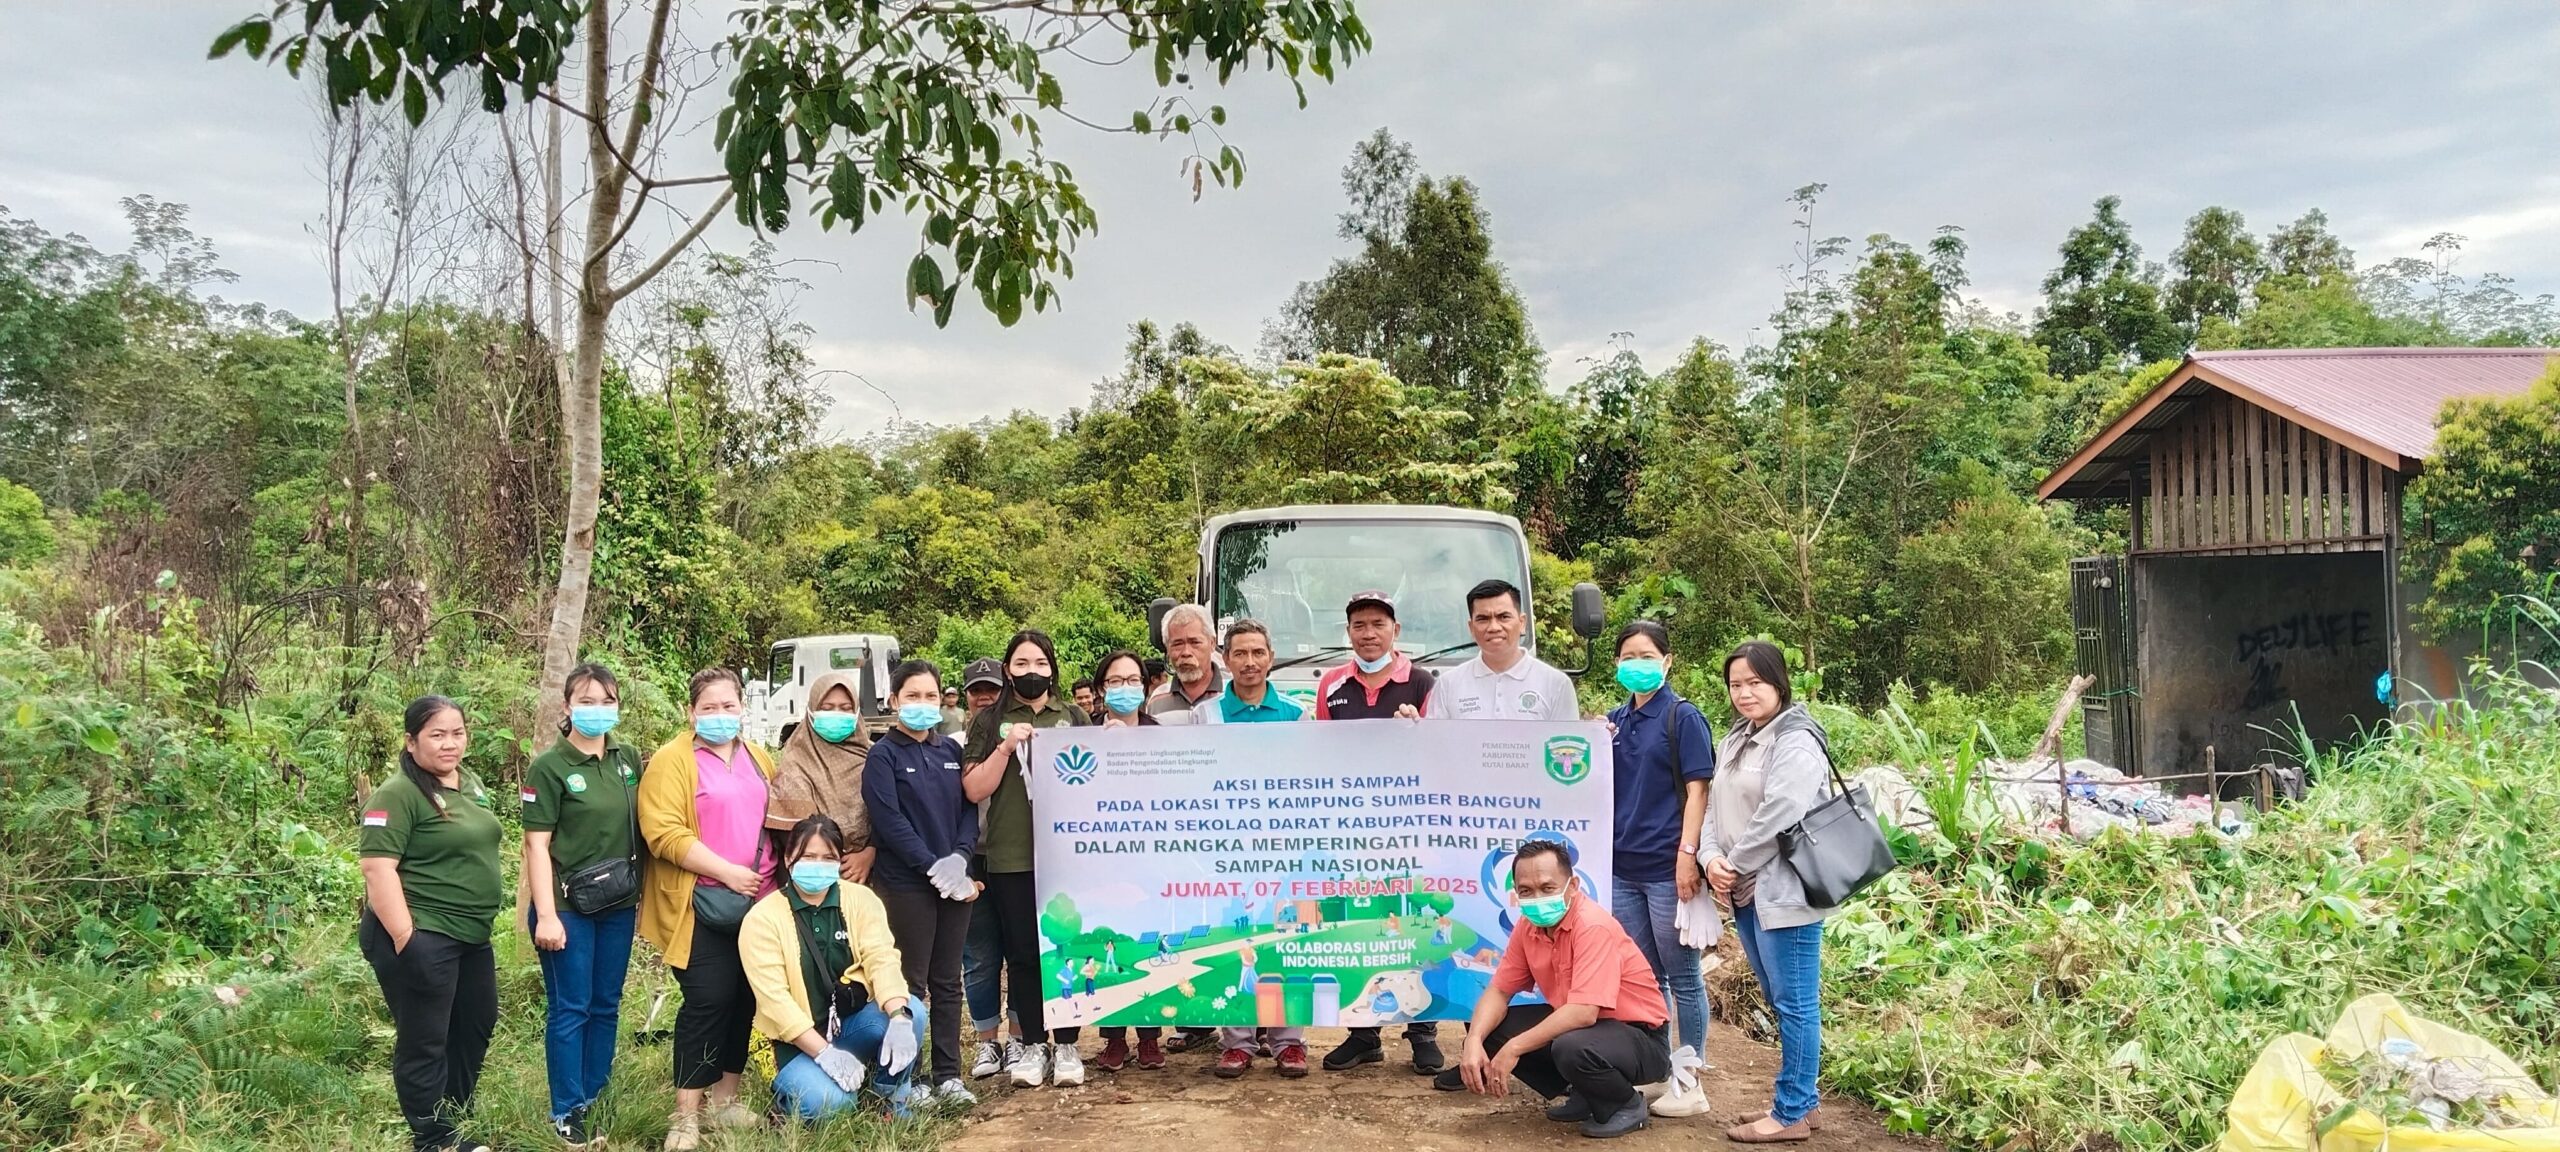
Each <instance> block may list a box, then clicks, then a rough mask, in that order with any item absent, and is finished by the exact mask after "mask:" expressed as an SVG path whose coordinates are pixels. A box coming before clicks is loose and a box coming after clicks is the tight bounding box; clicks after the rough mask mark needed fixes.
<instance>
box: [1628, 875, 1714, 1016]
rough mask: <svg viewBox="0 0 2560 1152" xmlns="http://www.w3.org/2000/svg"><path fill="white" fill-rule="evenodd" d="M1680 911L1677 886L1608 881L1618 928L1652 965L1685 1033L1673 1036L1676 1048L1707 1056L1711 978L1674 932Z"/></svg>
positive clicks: (1668, 882) (1667, 882)
mask: <svg viewBox="0 0 2560 1152" xmlns="http://www.w3.org/2000/svg"><path fill="white" fill-rule="evenodd" d="M1702 883H1703V881H1702ZM1679 910H1680V885H1679V883H1678V882H1677V881H1672V880H1662V881H1643V880H1627V879H1621V878H1614V877H1613V878H1612V879H1611V880H1610V881H1609V911H1610V912H1611V913H1612V914H1614V915H1615V916H1617V918H1618V926H1619V927H1621V928H1624V929H1626V930H1627V935H1628V936H1630V937H1633V938H1634V939H1635V942H1636V951H1638V952H1642V953H1644V962H1645V963H1646V964H1649V965H1652V967H1653V976H1654V979H1655V980H1657V981H1660V982H1661V984H1662V999H1663V1002H1664V1003H1665V1004H1668V1005H1670V1007H1671V1010H1672V1018H1673V1019H1674V1020H1675V1021H1676V1022H1678V1024H1679V1025H1680V1030H1679V1031H1677V1032H1675V1033H1672V1035H1671V1046H1672V1047H1674V1048H1677V1047H1679V1046H1681V1045H1682V1044H1688V1045H1691V1046H1693V1047H1695V1048H1696V1049H1697V1050H1698V1054H1699V1055H1700V1056H1704V1055H1706V1053H1707V977H1706V974H1705V973H1703V972H1700V971H1699V970H1698V950H1697V949H1695V948H1689V947H1684V946H1682V945H1681V943H1680V930H1679V929H1678V928H1677V927H1675V925H1677V924H1678V923H1679V921H1678V920H1677V919H1675V918H1674V917H1675V916H1676V914H1677V913H1678V912H1679Z"/></svg>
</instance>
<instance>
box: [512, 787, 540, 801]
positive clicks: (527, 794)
mask: <svg viewBox="0 0 2560 1152" xmlns="http://www.w3.org/2000/svg"><path fill="white" fill-rule="evenodd" d="M517 795H519V796H522V797H524V802H525V803H527V804H531V803H534V802H535V801H537V800H539V799H540V797H537V796H535V795H534V794H533V789H531V788H527V789H525V790H524V791H522V792H519V793H517Z"/></svg>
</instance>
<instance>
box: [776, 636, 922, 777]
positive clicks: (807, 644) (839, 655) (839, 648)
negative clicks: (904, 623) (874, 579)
mask: <svg viewBox="0 0 2560 1152" xmlns="http://www.w3.org/2000/svg"><path fill="white" fill-rule="evenodd" d="M897 664H898V638H897V637H895V636H884V635H880V634H878V633H872V632H852V633H844V634H840V635H834V636H798V637H794V638H792V639H789V640H782V641H778V642H776V643H775V644H774V645H773V648H772V649H771V651H769V652H768V653H766V657H765V666H764V668H763V669H762V670H761V675H758V674H756V673H757V670H755V669H749V670H748V671H749V676H748V678H747V699H746V706H747V722H746V724H745V725H744V726H743V727H744V730H745V732H744V734H745V736H746V738H747V739H749V740H752V741H755V742H756V743H758V744H762V745H764V746H766V747H768V748H774V747H780V746H781V744H782V742H783V740H785V739H787V738H788V737H789V736H790V735H791V729H792V728H794V727H796V726H798V724H799V723H800V722H801V721H803V720H806V719H808V710H809V685H810V684H811V683H813V682H815V681H816V680H817V679H818V677H820V676H823V675H826V674H827V673H829V672H841V671H850V672H852V673H854V700H855V704H856V707H858V708H859V709H860V711H861V714H862V727H863V730H864V731H867V732H869V733H871V734H872V735H874V736H878V735H879V734H880V733H881V732H884V731H886V730H887V729H888V727H889V724H890V722H891V721H892V720H893V719H895V718H896V712H897V710H896V709H894V708H891V707H889V702H888V684H889V670H890V669H891V668H894V667H896V666H897Z"/></svg>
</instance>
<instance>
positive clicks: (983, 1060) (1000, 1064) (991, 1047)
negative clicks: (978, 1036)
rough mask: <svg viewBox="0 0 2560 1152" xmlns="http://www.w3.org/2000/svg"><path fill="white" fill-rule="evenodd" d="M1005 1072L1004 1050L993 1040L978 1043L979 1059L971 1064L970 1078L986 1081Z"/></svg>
mask: <svg viewBox="0 0 2560 1152" xmlns="http://www.w3.org/2000/svg"><path fill="white" fill-rule="evenodd" d="M1002 1071H1004V1049H1002V1048H999V1047H997V1046H996V1042H995V1041H993V1040H980V1041H978V1054H977V1057H976V1058H975V1059H973V1060H971V1061H970V1062H969V1078H970V1079H972V1080H984V1079H986V1078H987V1077H989V1076H993V1075H995V1074H996V1073H998V1072H1002Z"/></svg>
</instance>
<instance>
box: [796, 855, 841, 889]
mask: <svg viewBox="0 0 2560 1152" xmlns="http://www.w3.org/2000/svg"><path fill="white" fill-rule="evenodd" d="M839 875H841V873H840V872H839V870H838V869H837V867H836V862H835V861H833V860H803V861H801V862H799V863H797V864H794V865H792V866H791V886H792V887H794V888H797V889H799V890H801V891H803V892H806V893H808V894H810V895H812V896H815V895H818V894H819V893H821V892H824V891H826V890H827V889H829V888H832V887H834V886H835V882H836V878H837V877H838V876H839Z"/></svg>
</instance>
